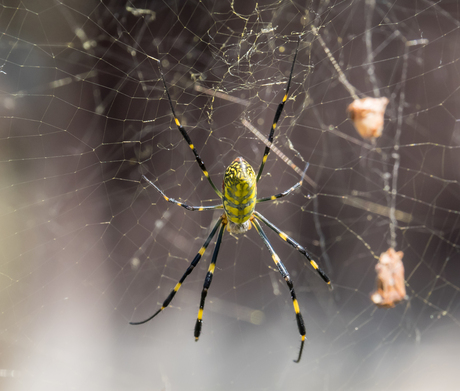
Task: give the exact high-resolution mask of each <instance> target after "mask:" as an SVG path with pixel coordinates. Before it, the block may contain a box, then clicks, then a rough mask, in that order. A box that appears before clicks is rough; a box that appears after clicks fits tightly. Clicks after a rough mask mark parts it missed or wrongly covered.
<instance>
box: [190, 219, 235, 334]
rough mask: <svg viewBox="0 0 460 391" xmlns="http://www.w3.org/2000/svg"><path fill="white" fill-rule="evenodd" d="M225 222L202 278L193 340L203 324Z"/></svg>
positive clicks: (199, 332)
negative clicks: (204, 276) (206, 270)
mask: <svg viewBox="0 0 460 391" xmlns="http://www.w3.org/2000/svg"><path fill="white" fill-rule="evenodd" d="M226 225H227V224H225V223H222V225H221V227H220V231H219V235H218V236H217V241H216V246H215V247H214V253H213V254H212V261H211V264H210V265H209V269H208V273H207V274H206V278H205V279H204V284H203V290H202V291H201V301H200V309H199V310H198V317H197V319H196V323H195V341H198V338H200V334H201V327H202V326H203V320H202V318H203V310H204V303H205V300H206V295H207V294H208V289H209V287H210V286H211V282H212V277H213V275H214V270H215V268H216V261H217V254H219V248H220V243H221V242H222V236H223V234H224V229H225V226H226Z"/></svg>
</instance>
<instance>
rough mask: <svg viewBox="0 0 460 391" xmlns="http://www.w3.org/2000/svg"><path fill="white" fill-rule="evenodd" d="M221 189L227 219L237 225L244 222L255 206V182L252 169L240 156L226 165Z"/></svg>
mask: <svg viewBox="0 0 460 391" xmlns="http://www.w3.org/2000/svg"><path fill="white" fill-rule="evenodd" d="M222 190H223V192H222V193H223V198H222V201H223V205H224V210H225V213H226V214H227V218H228V220H229V221H230V222H231V223H234V224H237V225H243V224H245V223H246V222H247V221H248V220H249V219H250V218H251V216H252V213H253V212H254V208H255V206H256V200H257V182H256V174H255V173H254V169H253V168H252V167H251V165H250V164H249V163H248V162H247V161H246V160H244V159H243V158H242V157H238V158H236V159H235V160H234V161H233V162H232V164H230V165H229V166H228V167H227V170H226V171H225V175H224V181H223V185H222ZM246 230H247V229H246Z"/></svg>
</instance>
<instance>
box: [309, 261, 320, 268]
mask: <svg viewBox="0 0 460 391" xmlns="http://www.w3.org/2000/svg"><path fill="white" fill-rule="evenodd" d="M310 264H311V265H312V266H313V267H314V268H315V269H318V267H319V266H318V264H317V263H316V262H315V261H313V260H312V261H310Z"/></svg>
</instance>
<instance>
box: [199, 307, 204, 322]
mask: <svg viewBox="0 0 460 391" xmlns="http://www.w3.org/2000/svg"><path fill="white" fill-rule="evenodd" d="M202 317H203V308H200V309H199V310H198V320H201V318H202Z"/></svg>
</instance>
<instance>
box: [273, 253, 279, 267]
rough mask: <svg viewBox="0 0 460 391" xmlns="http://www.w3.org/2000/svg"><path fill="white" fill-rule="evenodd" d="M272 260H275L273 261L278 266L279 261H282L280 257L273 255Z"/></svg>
mask: <svg viewBox="0 0 460 391" xmlns="http://www.w3.org/2000/svg"><path fill="white" fill-rule="evenodd" d="M272 258H273V260H274V261H275V263H276V264H277V265H278V263H279V261H280V259H279V257H278V255H276V254H273V255H272Z"/></svg>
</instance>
